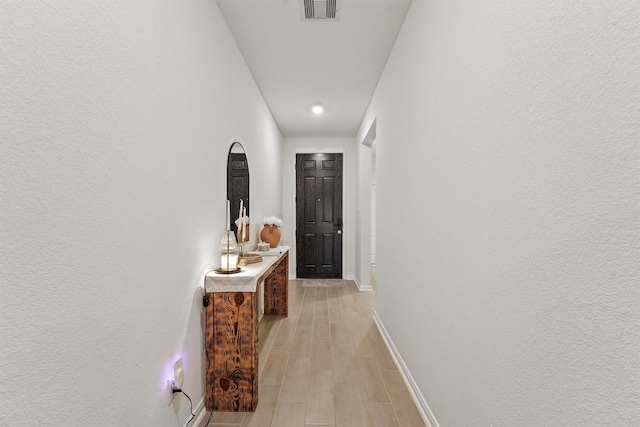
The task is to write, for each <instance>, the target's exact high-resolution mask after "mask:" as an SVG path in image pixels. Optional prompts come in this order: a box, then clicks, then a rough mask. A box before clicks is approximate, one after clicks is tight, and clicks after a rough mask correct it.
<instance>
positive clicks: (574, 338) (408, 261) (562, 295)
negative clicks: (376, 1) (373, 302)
mask: <svg viewBox="0 0 640 427" xmlns="http://www.w3.org/2000/svg"><path fill="white" fill-rule="evenodd" d="M639 10H640V7H639V3H638V1H621V0H617V1H611V2H600V1H595V0H592V1H586V2H566V1H561V2H557V1H536V2H509V1H501V2H498V3H496V2H488V1H475V2H471V1H455V0H454V1H451V0H446V1H445V0H442V1H441V0H434V1H422V0H415V1H414V2H413V3H412V6H411V9H410V11H409V13H408V15H407V18H406V20H405V23H404V26H403V29H402V31H401V33H400V36H399V38H398V40H397V42H396V45H395V48H394V50H393V53H392V55H391V57H390V59H389V61H388V63H387V66H386V69H385V71H384V74H383V76H382V78H381V80H380V82H379V85H378V88H377V90H376V93H375V95H374V97H373V100H372V103H371V106H370V108H369V111H368V113H367V115H366V117H365V119H364V121H363V125H362V129H361V131H360V135H359V136H360V138H361V137H362V134H363V133H364V132H366V129H367V127H368V125H369V123H371V120H372V118H373V117H376V118H377V139H376V144H377V149H378V151H377V154H378V163H377V166H378V169H377V184H378V185H377V187H378V203H377V213H378V216H377V224H378V227H377V231H378V244H377V282H378V298H377V312H378V314H379V316H380V318H381V320H382V323H383V324H384V326H385V327H386V329H387V331H388V332H389V334H390V336H391V338H392V340H393V342H394V343H395V345H396V346H397V348H398V350H399V352H400V354H401V356H402V358H403V360H404V361H405V363H406V364H407V366H408V368H409V371H410V372H411V374H412V376H413V378H414V379H415V381H416V383H417V384H418V386H419V388H420V390H421V392H422V394H423V396H424V398H425V399H426V401H427V402H428V404H429V406H430V408H431V409H432V410H433V413H434V414H435V416H436V418H437V420H438V421H439V423H440V424H441V425H443V426H469V425H474V426H488V425H490V424H492V425H494V426H499V425H502V426H541V425H545V426H551V425H553V426H558V425H609V426H613V425H616V426H621V425H639V424H640V404H639V402H640V357H639V354H640V311H639V310H638V307H639V306H640V287H639V286H638V284H639V283H640V273H639V260H640V239H639V237H640V234H639V233H640V204H639V202H638V201H639V200H640V173H639V169H640V156H639V147H638V141H640V134H639V127H640V113H639V108H640V73H639V72H638V70H639V69H640V13H639ZM399 236H400V237H401V241H399V240H398V238H399ZM399 243H401V244H399ZM398 249H401V250H398Z"/></svg>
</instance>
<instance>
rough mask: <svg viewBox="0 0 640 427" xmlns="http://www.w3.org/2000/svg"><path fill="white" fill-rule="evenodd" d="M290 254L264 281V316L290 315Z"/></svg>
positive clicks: (284, 257)
mask: <svg viewBox="0 0 640 427" xmlns="http://www.w3.org/2000/svg"><path fill="white" fill-rule="evenodd" d="M288 298H289V252H287V253H285V254H284V256H283V257H282V259H281V260H280V262H279V263H277V265H276V266H275V268H274V270H273V271H272V272H271V273H270V274H269V275H268V276H267V278H266V279H265V281H264V314H271V315H280V316H288V315H289V301H288Z"/></svg>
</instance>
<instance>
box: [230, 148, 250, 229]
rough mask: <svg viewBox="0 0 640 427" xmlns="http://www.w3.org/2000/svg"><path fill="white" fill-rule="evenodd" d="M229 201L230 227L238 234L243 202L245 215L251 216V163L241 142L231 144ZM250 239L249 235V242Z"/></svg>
mask: <svg viewBox="0 0 640 427" xmlns="http://www.w3.org/2000/svg"><path fill="white" fill-rule="evenodd" d="M227 200H229V201H230V202H231V208H230V210H231V212H230V218H229V222H230V224H229V226H230V227H231V230H233V231H234V232H236V233H237V232H238V226H237V225H236V220H237V219H238V216H239V213H240V201H241V200H242V205H243V207H244V209H245V210H246V213H245V215H246V216H249V163H248V162H247V154H246V153H245V151H244V147H243V146H242V144H240V143H239V142H234V143H233V144H231V148H230V149H229V156H228V158H227ZM247 233H248V232H247ZM248 237H249V236H248V235H247V240H248ZM238 240H239V241H240V239H238Z"/></svg>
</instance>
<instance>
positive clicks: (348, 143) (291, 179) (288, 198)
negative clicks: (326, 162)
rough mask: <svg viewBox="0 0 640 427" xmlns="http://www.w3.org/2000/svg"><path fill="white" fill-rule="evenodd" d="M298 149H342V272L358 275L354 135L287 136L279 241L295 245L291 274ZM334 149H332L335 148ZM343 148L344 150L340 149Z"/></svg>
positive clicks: (353, 276)
mask: <svg viewBox="0 0 640 427" xmlns="http://www.w3.org/2000/svg"><path fill="white" fill-rule="evenodd" d="M296 150H299V151H298V152H301V153H302V152H305V153H311V152H316V151H317V152H336V153H339V152H342V153H343V165H342V167H343V170H344V176H343V178H344V180H345V182H344V184H345V186H346V191H344V193H343V195H342V196H343V204H342V209H343V211H344V213H345V217H344V234H343V240H342V252H343V255H344V256H343V264H342V275H343V277H344V278H345V279H354V278H355V256H354V254H355V245H356V228H355V218H356V215H355V209H356V183H357V180H358V176H357V169H358V164H357V156H356V145H355V140H354V139H353V138H286V139H284V143H283V148H282V203H283V204H282V214H283V216H282V221H283V227H282V228H283V230H282V237H281V239H280V241H281V242H282V244H284V245H289V246H291V248H292V253H291V256H290V258H289V276H290V277H295V276H296V254H295V229H294V225H295V210H294V209H295V204H294V196H295V190H296V187H295V186H296V182H295V179H296V173H295V172H296V171H295V169H294V164H295V163H294V162H295V153H296ZM332 150H333V151H332ZM341 150H342V151H341Z"/></svg>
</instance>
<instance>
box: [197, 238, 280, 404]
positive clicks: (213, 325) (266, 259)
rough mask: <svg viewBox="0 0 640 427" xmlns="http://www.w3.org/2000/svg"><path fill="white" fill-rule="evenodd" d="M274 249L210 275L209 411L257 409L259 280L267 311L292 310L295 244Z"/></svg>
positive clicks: (207, 336) (206, 283) (207, 316)
mask: <svg viewBox="0 0 640 427" xmlns="http://www.w3.org/2000/svg"><path fill="white" fill-rule="evenodd" d="M271 254H272V255H273V256H268V255H267V254H265V255H263V261H262V262H259V263H255V264H249V265H248V266H246V267H242V270H243V271H242V272H240V273H237V274H232V275H221V274H216V273H215V272H209V273H207V275H206V276H205V279H204V289H205V300H207V299H208V304H206V307H205V352H206V353H205V357H206V359H207V360H206V367H207V368H206V374H205V375H206V382H205V406H206V408H207V411H219V412H252V411H255V410H256V406H257V405H258V317H259V310H260V307H259V298H258V297H259V295H258V291H259V289H260V287H259V284H260V283H262V282H264V314H272V315H282V316H287V315H288V308H289V304H288V291H289V247H287V246H279V247H278V248H277V250H275V251H274V250H272V251H270V255H271Z"/></svg>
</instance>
